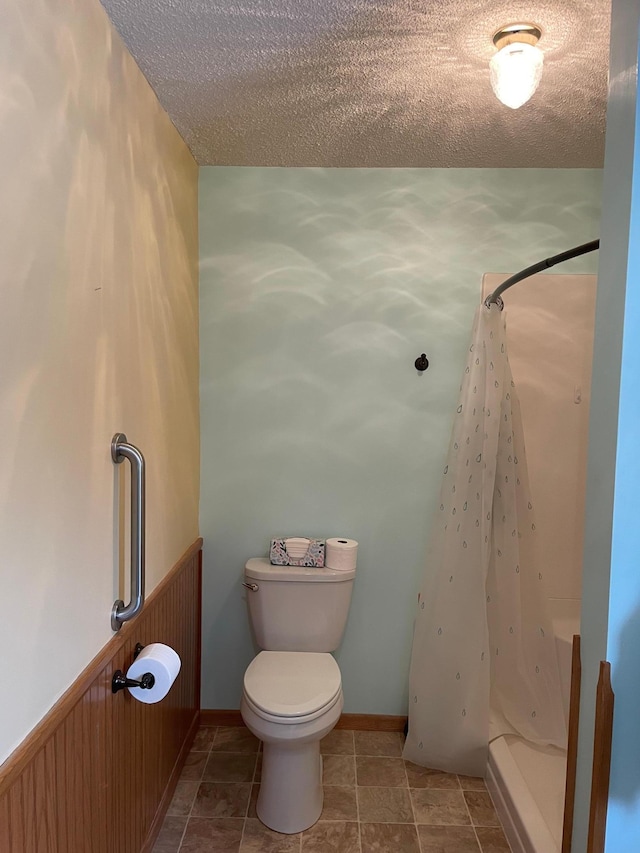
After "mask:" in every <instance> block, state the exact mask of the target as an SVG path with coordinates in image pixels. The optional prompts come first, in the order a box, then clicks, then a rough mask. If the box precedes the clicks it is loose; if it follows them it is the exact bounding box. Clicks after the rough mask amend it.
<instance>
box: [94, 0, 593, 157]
mask: <svg viewBox="0 0 640 853" xmlns="http://www.w3.org/2000/svg"><path fill="white" fill-rule="evenodd" d="M103 4H104V6H105V7H106V9H107V12H108V13H109V16H110V17H111V19H112V21H113V23H114V24H115V26H116V28H117V29H118V30H119V32H120V33H121V35H122V37H123V38H124V40H125V42H126V43H127V45H128V47H129V49H130V50H131V52H132V54H133V55H134V57H135V58H136V60H137V62H138V64H139V65H140V67H141V69H142V70H143V72H144V74H145V75H146V77H147V79H148V80H149V82H150V83H151V85H152V86H153V88H154V89H155V91H156V92H157V94H158V97H159V98H160V101H161V103H162V104H163V106H164V108H165V109H166V110H167V112H168V113H169V115H170V116H171V118H172V120H173V122H174V123H175V125H176V127H177V128H178V130H179V131H180V133H181V134H182V136H183V137H184V139H185V141H186V142H187V144H188V145H189V147H190V148H191V151H192V152H193V154H194V156H195V158H196V159H197V160H198V162H199V163H200V164H203V165H204V164H224V165H265V166H267V165H268V166H418V167H420V166H426V167H443V166H449V167H452V166H460V167H544V168H549V167H555V168H560V167H597V166H601V165H602V160H603V150H604V126H605V107H606V95H607V66H608V45H609V14H610V2H609V0H531V2H530V3H526V2H519V0H516V2H509V0H386V2H385V0H251V2H245V3H242V2H237V0H236V2H231V0H228V2H225V0H103ZM521 20H524V21H531V22H533V23H536V24H538V25H539V26H540V27H541V29H542V32H543V35H542V38H541V40H540V47H541V48H542V49H543V50H544V52H545V64H544V74H543V78H542V82H541V84H540V86H539V88H538V91H537V92H536V94H535V95H534V96H533V98H532V100H531V101H529V103H528V104H525V105H524V106H523V107H521V108H520V109H519V110H511V109H509V108H508V107H505V106H503V105H502V104H500V103H499V102H498V101H497V100H496V98H495V97H494V95H493V92H492V91H491V86H490V83H489V69H488V61H489V59H490V57H491V55H492V54H493V53H494V52H495V49H494V47H493V44H492V42H491V37H492V35H493V33H494V32H495V31H496V30H498V29H499V28H500V27H501V26H502V25H504V24H508V23H513V22H519V21H521Z"/></svg>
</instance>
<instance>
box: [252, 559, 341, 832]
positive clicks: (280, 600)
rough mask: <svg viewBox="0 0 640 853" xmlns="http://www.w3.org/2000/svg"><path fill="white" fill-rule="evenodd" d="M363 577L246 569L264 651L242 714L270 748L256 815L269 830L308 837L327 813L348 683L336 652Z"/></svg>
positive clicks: (255, 564) (319, 570) (257, 563)
mask: <svg viewBox="0 0 640 853" xmlns="http://www.w3.org/2000/svg"><path fill="white" fill-rule="evenodd" d="M354 577H355V570H350V571H338V570H333V569H328V568H324V567H315V566H314V567H290V566H287V567H282V566H273V565H271V564H270V562H269V560H267V559H265V558H260V557H254V558H252V559H251V560H249V561H248V562H247V564H246V566H245V582H244V587H245V588H246V589H247V590H248V593H247V603H248V605H249V618H250V622H251V626H252V628H253V630H254V635H255V639H256V642H257V645H258V647H259V648H261V649H263V651H260V652H259V653H258V654H257V655H256V657H255V658H254V659H253V660H252V661H251V663H250V664H249V666H248V667H247V671H246V672H245V675H244V682H243V690H242V700H241V703H240V712H241V714H242V718H243V720H244V722H245V724H246V726H247V728H248V729H249V730H250V731H251V732H252V733H253V734H254V735H255V736H256V737H257V738H259V739H260V740H261V741H262V742H263V749H264V752H263V759H262V777H261V780H260V792H259V794H258V801H257V805H256V811H257V814H258V817H259V818H260V820H261V821H262V822H263V823H264V824H266V826H268V827H270V828H271V829H273V830H275V831H276V832H283V833H288V834H289V833H291V834H293V833H296V832H301V831H302V830H303V829H307V828H308V827H310V826H312V825H313V824H314V823H315V822H316V821H317V820H318V818H319V817H320V814H321V813H322V801H323V792H322V758H321V756H320V740H321V738H323V737H325V736H326V735H327V734H328V733H329V732H330V731H331V729H332V728H333V727H334V726H335V725H336V723H337V722H338V720H339V718H340V714H341V713H342V708H343V705H344V699H343V695H342V677H341V675H340V668H339V667H338V664H337V663H336V661H335V658H333V657H332V655H331V654H330V652H332V651H334V650H335V649H336V648H337V647H338V645H339V644H340V641H341V639H342V635H343V632H344V627H345V624H346V620H347V613H348V610H349V604H350V601H351V590H352V587H353V579H354Z"/></svg>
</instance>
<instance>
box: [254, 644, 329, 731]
mask: <svg viewBox="0 0 640 853" xmlns="http://www.w3.org/2000/svg"><path fill="white" fill-rule="evenodd" d="M244 695H245V699H246V700H247V702H248V703H249V705H250V706H252V707H253V710H254V711H255V713H257V714H258V715H259V716H261V717H263V719H267V720H273V721H274V722H282V723H286V722H292V723H295V722H302V721H309V720H313V719H315V718H316V717H318V716H320V715H321V714H323V713H325V712H326V711H327V710H328V709H329V708H331V707H332V706H333V705H335V703H336V702H338V701H339V700H340V698H341V696H342V678H341V675H340V668H339V667H338V664H337V663H336V661H335V659H334V658H333V657H332V656H331V655H330V654H328V653H326V652H320V653H318V652H260V653H259V654H258V655H257V656H256V657H255V658H254V659H253V660H252V661H251V663H250V664H249V666H248V667H247V671H246V672H245V675H244Z"/></svg>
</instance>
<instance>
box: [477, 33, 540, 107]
mask: <svg viewBox="0 0 640 853" xmlns="http://www.w3.org/2000/svg"><path fill="white" fill-rule="evenodd" d="M543 59H544V54H543V53H542V51H541V50H540V48H539V47H536V46H535V45H532V44H526V43H524V42H517V41H516V42H512V43H511V44H508V45H506V46H505V47H503V48H502V49H501V50H499V51H498V52H497V53H496V54H495V55H494V56H493V57H492V58H491V62H490V63H489V71H490V74H491V87H492V88H493V91H494V92H495V95H496V98H498V100H499V101H502V103H503V104H504V105H505V106H507V107H511V109H512V110H517V109H518V107H521V106H522V105H523V104H526V102H527V101H528V100H529V98H530V97H531V96H532V95H533V93H534V92H535V90H536V89H537V88H538V83H539V82H540V78H541V77H542V62H543Z"/></svg>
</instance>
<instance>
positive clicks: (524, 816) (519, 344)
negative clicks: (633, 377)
mask: <svg viewBox="0 0 640 853" xmlns="http://www.w3.org/2000/svg"><path fill="white" fill-rule="evenodd" d="M503 280H504V276H502V275H495V274H487V275H485V276H484V278H483V298H485V297H486V296H487V295H488V294H490V293H492V292H493V291H494V290H495V288H496V287H497V286H498V285H499V284H500V282H501V281H503ZM595 290H596V277H595V276H594V275H555V274H553V275H551V274H549V275H537V276H535V277H534V278H533V279H531V280H530V281H528V282H527V283H526V284H523V285H521V286H520V287H515V288H513V289H512V290H510V291H509V294H508V296H507V297H506V298H505V311H506V312H507V338H508V344H509V360H510V363H511V369H512V371H513V376H514V381H515V383H516V386H517V388H518V394H519V397H520V405H521V409H522V423H523V430H524V440H525V444H526V449H527V458H528V467H529V478H530V482H531V493H532V495H533V498H534V501H535V506H536V516H537V522H536V523H537V526H538V531H539V534H540V535H539V537H538V539H539V546H540V547H539V558H540V561H541V563H542V565H543V566H544V572H545V578H546V587H547V594H548V600H547V605H548V607H547V610H548V614H549V616H550V619H551V624H552V627H553V631H554V634H555V645H556V650H557V655H558V664H559V668H560V677H561V689H562V700H563V706H564V712H565V716H566V718H567V720H568V712H569V686H570V678H571V657H572V655H571V650H572V639H573V636H574V635H575V634H579V633H580V597H581V574H582V548H583V535H584V523H583V518H584V500H585V488H586V463H587V439H588V420H589V389H590V384H591V356H592V345H593V328H594V314H595ZM566 765H567V759H566V750H563V749H557V748H554V747H549V746H547V747H540V746H534V745H533V744H531V743H528V742H527V741H526V740H525V739H523V738H520V737H517V736H515V735H503V736H500V737H496V738H495V739H492V740H491V742H490V744H489V760H488V768H487V786H488V788H489V791H490V793H491V796H492V798H493V800H494V803H495V805H496V808H497V810H498V813H499V814H500V818H501V820H502V823H503V826H504V828H505V833H506V835H507V837H508V839H509V842H510V844H511V848H512V850H513V853H560V850H561V849H562V830H563V811H564V796H565V777H566Z"/></svg>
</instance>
